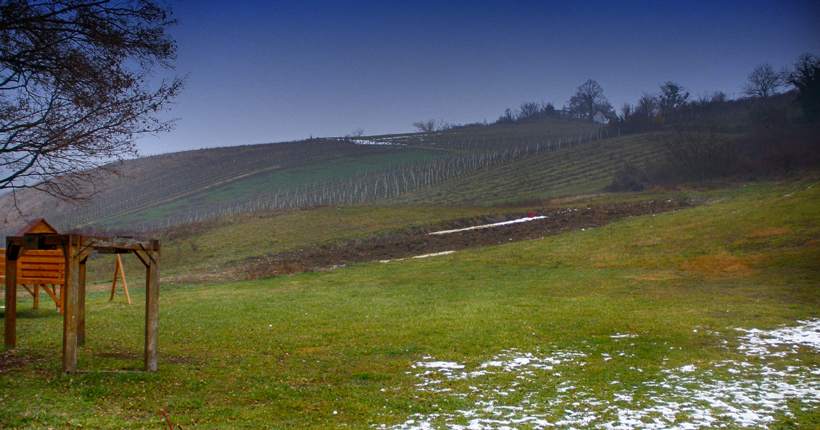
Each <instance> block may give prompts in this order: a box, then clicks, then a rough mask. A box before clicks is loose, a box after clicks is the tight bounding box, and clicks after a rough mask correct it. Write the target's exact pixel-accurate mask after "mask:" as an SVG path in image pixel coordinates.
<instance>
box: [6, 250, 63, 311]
mask: <svg viewBox="0 0 820 430" xmlns="http://www.w3.org/2000/svg"><path fill="white" fill-rule="evenodd" d="M5 281H6V250H5V249H0V283H5ZM64 283H65V259H64V258H63V253H62V252H60V251H58V250H41V251H29V252H27V253H26V254H25V255H22V256H20V258H19V259H18V262H17V285H20V286H22V287H23V288H25V289H26V291H28V292H29V294H31V295H32V296H33V297H34V309H37V308H39V306H40V289H41V288H42V289H43V291H45V292H46V293H47V294H48V295H49V296H50V297H51V298H52V299H53V300H54V303H55V304H56V305H57V310H58V311H59V312H60V313H62V312H63V297H62V286H63V284H64Z"/></svg>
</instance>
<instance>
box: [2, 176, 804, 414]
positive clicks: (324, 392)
mask: <svg viewBox="0 0 820 430" xmlns="http://www.w3.org/2000/svg"><path fill="white" fill-rule="evenodd" d="M691 195H692V197H693V198H697V199H700V200H701V201H704V202H705V204H704V205H701V206H699V207H696V208H691V209H686V210H684V211H679V212H674V213H668V214H663V215H657V216H652V217H640V218H632V219H627V220H624V221H621V222H617V223H613V224H609V225H607V226H605V227H601V228H597V229H593V230H587V231H582V232H575V233H569V234H565V235H560V236H554V237H550V238H547V239H542V240H532V241H526V242H520V243H514V244H509V245H503V246H497V247H491V248H484V249H478V250H471V251H462V252H459V253H455V254H451V255H448V256H443V257H436V258H427V259H419V260H415V259H414V260H404V261H395V262H391V263H386V264H385V263H378V262H374V263H370V264H363V265H357V266H352V267H346V268H342V269H338V270H334V271H330V272H325V273H309V274H300V275H294V276H287V277H277V278H271V279H266V280H260V281H252V282H241V283H227V284H224V283H223V284H185V285H165V286H164V287H163V290H162V295H161V305H160V318H161V321H160V365H159V369H160V370H159V372H158V373H155V374H145V373H140V372H121V373H110V372H103V371H104V370H111V369H136V368H138V367H139V366H140V360H139V356H140V354H141V350H142V346H141V342H142V341H141V337H142V330H141V328H140V327H141V325H142V318H143V314H144V309H143V307H142V306H141V305H140V303H141V300H142V298H141V297H140V290H139V289H138V288H136V287H135V286H136V285H137V282H136V281H134V282H132V296H133V298H134V299H135V304H134V305H132V306H128V305H125V304H124V303H123V301H124V299H122V297H119V298H118V300H116V301H114V302H108V297H107V292H106V291H92V292H90V293H89V298H88V300H89V302H88V310H89V314H88V341H87V345H86V346H85V347H84V348H83V349H82V350H81V357H80V360H79V367H80V368H81V369H87V370H89V372H88V373H83V374H78V375H62V374H60V373H59V356H60V339H61V335H60V327H61V318H60V317H59V315H57V314H56V312H54V311H52V310H39V311H32V310H29V309H30V306H29V302H27V301H26V300H27V299H22V300H21V304H20V309H22V313H21V315H19V319H18V324H19V329H18V330H19V331H18V339H19V340H18V342H19V348H18V349H16V350H14V351H12V352H6V353H5V355H6V357H5V359H6V360H5V361H6V362H14V361H15V360H17V361H27V362H28V364H27V365H25V366H20V367H7V368H4V369H2V372H3V377H2V378H1V379H0V427H3V428H21V429H23V428H32V429H34V428H38V429H39V428H128V429H138V428H149V429H160V428H167V426H166V425H165V424H164V421H163V418H162V416H161V413H160V411H161V410H164V411H167V413H168V414H169V417H170V419H171V421H173V422H178V423H179V424H180V425H181V426H182V427H183V428H185V429H188V428H203V429H214V428H220V429H231V428H266V427H267V428H298V429H302V428H317V429H319V428H343V427H344V428H390V429H427V428H452V429H457V428H461V429H466V428H480V429H484V428H551V427H553V426H554V427H558V428H672V427H677V428H707V427H719V426H725V427H726V428H739V427H757V428H812V427H814V428H816V427H817V426H820V413H818V410H820V408H818V405H820V354H818V349H817V348H818V345H816V344H815V345H814V346H811V345H807V344H799V343H796V342H797V341H795V340H794V338H795V337H796V336H791V337H789V333H791V332H786V331H782V328H783V327H784V326H789V327H793V328H794V327H800V328H801V330H802V331H799V332H798V334H800V333H804V334H805V333H808V334H812V333H813V334H814V335H817V334H818V331H820V328H818V327H817V325H818V324H817V323H816V321H817V319H818V318H820V284H818V280H820V265H818V261H820V221H818V218H817V216H816V212H817V211H816V209H817V201H818V199H820V181H818V180H817V179H816V178H815V179H806V180H802V181H792V182H788V183H777V184H774V183H761V184H750V185H746V186H737V187H732V188H726V189H713V190H709V191H703V192H695V191H692V192H691ZM653 196H656V197H657V198H663V196H662V195H660V194H654V195H653ZM392 210H395V211H397V212H400V211H401V208H394V209H392ZM408 210H411V211H412V210H415V209H408ZM394 216H397V215H395V214H394ZM414 216H415V215H414ZM408 218H412V216H408ZM388 224H389V223H388ZM361 228H363V229H368V228H372V226H371V227H365V226H363V227H361ZM376 229H378V227H376ZM290 234H293V235H294V237H296V236H298V234H299V232H298V231H293V232H291V233H290ZM248 240H251V239H248ZM283 240H290V239H283ZM316 240H319V239H316ZM214 243H219V241H218V240H217V241H214ZM214 246H216V245H214ZM221 246H223V247H229V245H228V244H224V243H223V244H222V245H221ZM166 250H167V248H166ZM226 252H228V253H230V252H231V251H226ZM166 255H167V253H166ZM800 321H803V322H800ZM739 329H743V330H746V331H741V330H739ZM751 329H758V330H763V331H765V332H758V331H748V330H751ZM773 330H781V331H773ZM764 338H765V339H770V340H771V339H786V341H784V343H782V344H780V345H778V344H775V343H772V342H770V343H769V344H763V343H762V341H761V339H764ZM789 339H792V340H789ZM619 426H620V427H619Z"/></svg>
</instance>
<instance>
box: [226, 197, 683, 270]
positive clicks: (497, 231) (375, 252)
mask: <svg viewBox="0 0 820 430" xmlns="http://www.w3.org/2000/svg"><path fill="white" fill-rule="evenodd" d="M694 204H695V203H694V202H692V201H690V200H687V199H662V200H647V201H638V202H625V203H608V204H595V205H583V206H576V207H572V208H561V209H559V208H547V209H544V210H541V211H538V212H537V213H536V214H535V215H537V216H545V217H546V218H543V219H538V220H533V221H528V222H522V223H515V224H510V225H504V226H495V227H488V228H482V229H475V230H466V231H458V232H453V233H447V234H435V235H433V234H430V233H433V232H434V231H440V230H450V229H458V228H465V227H470V226H474V225H485V224H490V223H495V222H499V221H506V220H507V219H492V218H490V217H486V218H483V219H481V220H463V221H460V222H456V223H453V224H450V225H447V226H439V227H440V228H438V229H435V230H434V229H433V228H431V227H426V228H417V229H408V230H404V231H399V232H394V233H390V234H387V235H382V236H378V237H371V238H366V239H360V240H353V241H349V242H345V243H337V244H333V245H327V246H322V247H317V248H312V249H300V250H296V251H284V252H278V253H275V254H268V255H266V256H264V257H255V258H250V259H248V260H246V261H245V262H244V263H242V264H241V265H240V266H241V268H240V269H239V271H238V272H240V273H242V274H243V275H242V277H243V278H244V279H259V278H265V277H270V276H276V275H281V274H287V273H294V272H303V271H322V270H329V269H334V268H337V267H341V266H344V265H346V264H353V263H363V262H367V261H379V260H395V259H401V258H408V257H414V256H420V255H426V254H432V253H437V252H444V251H459V250H463V249H468V248H478V247H483V246H492V245H498V244H501V243H510V242H519V241H522V240H529V239H537V238H543V237H546V236H552V235H556V234H561V233H566V232H569V231H576V230H582V229H590V228H595V227H600V226H603V225H605V224H607V223H610V222H612V221H616V220H619V219H623V218H629V217H635V216H643V215H650V214H655V213H663V212H671V211H676V210H680V209H685V208H687V207H691V206H693V205H694ZM525 216H526V214H519V215H518V216H517V217H512V218H508V219H515V218H520V217H525Z"/></svg>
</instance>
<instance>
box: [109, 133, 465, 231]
mask: <svg viewBox="0 0 820 430" xmlns="http://www.w3.org/2000/svg"><path fill="white" fill-rule="evenodd" d="M450 155H451V153H449V152H445V151H432V150H428V149H423V148H410V149H403V150H396V151H391V152H387V153H375V154H373V155H366V154H365V155H363V154H356V155H354V156H349V157H340V158H336V159H332V160H320V161H318V162H316V163H310V164H305V165H300V166H294V167H288V168H284V169H274V170H270V171H265V172H262V173H259V174H255V175H250V176H247V177H243V178H239V179H237V180H234V181H231V182H230V183H227V184H223V185H218V186H214V187H210V188H208V189H203V190H199V191H196V192H193V193H192V194H191V195H188V196H185V197H183V198H181V199H178V200H174V201H171V202H168V203H165V204H161V205H156V206H155V207H152V208H150V209H147V210H143V211H139V212H135V213H131V214H127V215H126V216H122V217H119V218H116V219H113V220H111V222H113V223H117V224H125V225H127V224H128V223H139V222H143V221H151V220H156V219H159V218H162V217H164V216H168V215H176V214H179V213H183V214H184V213H188V212H193V213H196V212H198V211H202V212H206V211H208V210H210V209H211V208H213V207H215V206H219V205H222V204H224V205H231V204H235V202H238V201H243V200H245V199H246V198H248V197H251V196H254V195H260V194H262V195H267V194H270V193H276V192H280V191H281V192H283V193H284V192H287V191H291V190H295V189H299V188H301V187H304V186H305V185H313V184H315V183H317V182H319V183H321V182H324V181H329V180H334V181H340V180H345V179H349V178H352V177H355V176H357V175H358V174H363V173H365V172H368V171H376V170H380V169H384V168H387V167H391V166H398V165H402V164H407V163H413V162H419V161H424V160H432V159H436V158H440V157H446V156H450Z"/></svg>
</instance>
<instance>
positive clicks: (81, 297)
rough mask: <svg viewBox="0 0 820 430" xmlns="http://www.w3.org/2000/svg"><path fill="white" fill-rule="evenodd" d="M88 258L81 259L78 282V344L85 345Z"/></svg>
mask: <svg viewBox="0 0 820 430" xmlns="http://www.w3.org/2000/svg"><path fill="white" fill-rule="evenodd" d="M87 262H88V260H87V259H84V260H82V261H80V267H79V269H80V273H79V276H78V278H79V279H78V282H77V287H78V290H77V296H78V297H77V298H78V304H79V312H77V345H79V346H85V269H86V263H87Z"/></svg>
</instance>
